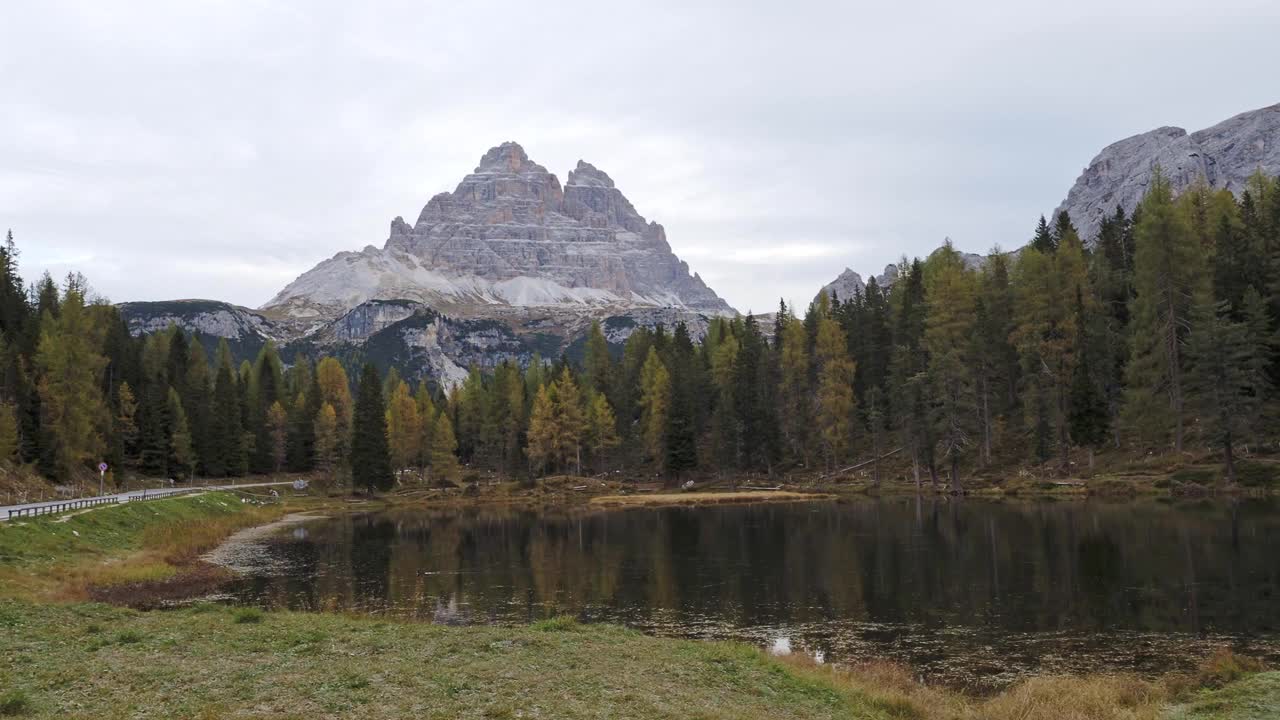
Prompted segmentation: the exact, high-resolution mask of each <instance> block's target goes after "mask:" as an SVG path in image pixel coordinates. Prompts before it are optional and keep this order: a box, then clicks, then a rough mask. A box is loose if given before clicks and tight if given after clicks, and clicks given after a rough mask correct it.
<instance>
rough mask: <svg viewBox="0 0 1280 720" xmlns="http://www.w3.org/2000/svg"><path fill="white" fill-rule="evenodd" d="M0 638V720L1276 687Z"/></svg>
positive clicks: (1200, 699) (27, 623) (362, 627)
mask: <svg viewBox="0 0 1280 720" xmlns="http://www.w3.org/2000/svg"><path fill="white" fill-rule="evenodd" d="M0 630H2V631H3V632H0V715H3V714H5V713H6V712H7V713H8V714H12V715H21V716H28V717H59V718H64V717H84V718H88V717H93V718H111V717H144V716H145V717H192V718H223V717H273V718H303V717H307V718H314V717H368V718H398V717H423V718H515V717H547V718H552V717H554V718H620V719H626V718H644V719H646V720H648V719H652V718H747V719H749V718H779V717H787V718H799V719H804V718H860V719H862V720H895V719H897V720H901V719H904V718H918V719H919V720H979V719H982V720H1014V719H1015V718H1016V719H1017V720H1086V719H1088V720H1147V719H1149V720H1156V719H1158V718H1162V717H1169V718H1178V719H1180V720H1207V719H1209V718H1228V719H1230V720H1246V719H1249V718H1263V717H1275V716H1276V715H1275V713H1276V712H1280V673H1263V674H1260V675H1254V676H1252V677H1249V678H1247V679H1245V680H1243V681H1241V682H1240V683H1237V684H1233V685H1228V686H1227V687H1226V688H1225V689H1223V690H1218V691H1212V692H1209V691H1206V692H1203V693H1201V694H1200V695H1197V696H1193V700H1192V701H1191V702H1189V703H1188V704H1186V705H1180V706H1174V705H1171V704H1169V702H1168V698H1169V692H1170V691H1169V690H1168V689H1167V686H1166V685H1164V684H1160V683H1153V682H1146V681H1143V680H1139V679H1136V678H1132V677H1126V676H1111V677H1097V678H1063V677H1048V678H1035V679H1032V680H1030V681H1027V682H1025V683H1022V684H1020V685H1017V686H1015V687H1014V688H1011V689H1010V690H1009V691H1007V692H1005V693H1003V694H1001V695H999V696H997V697H995V698H990V699H972V698H966V697H963V696H960V695H957V694H954V693H949V692H946V691H943V690H939V689H936V688H926V687H923V686H920V685H918V684H916V683H915V682H913V681H912V679H911V676H910V673H909V672H908V671H906V670H904V669H902V668H899V667H896V666H891V665H883V666H881V665H875V666H867V667H862V668H855V669H852V670H837V669H833V668H830V667H824V666H814V665H812V664H808V663H805V662H803V661H798V660H787V659H778V658H773V657H770V656H768V655H766V654H765V653H763V652H761V651H759V650H757V649H755V648H751V647H748V646H745V645H740V644H734V643H713V642H697V641H686V640H671V639H660V638H652V637H647V636H645V635H642V634H640V633H637V632H633V631H630V630H625V629H621V628H617V627H609V626H582V625H578V624H576V623H573V622H567V621H558V620H550V621H546V622H543V623H539V624H535V625H533V626H529V627H520V628H499V627H465V628H458V627H445V626H439V625H430V624H425V623H396V622H384V621H380V620H377V619H374V618H365V617H350V616H342V615H327V614H300V613H262V612H259V611H256V610H249V609H235V608H226V607H221V606H212V605H201V606H196V607H191V608H187V609H183V610H169V611H163V612H136V611H132V610H126V609H122V608H117V607H112V606H107V605H97V604H70V605H35V604H30V603H23V602H14V601H0ZM6 703H8V704H7V705H6ZM6 707H8V708H9V710H7V711H6V710H5V708H6ZM1250 712H1253V713H1254V714H1249V713H1250Z"/></svg>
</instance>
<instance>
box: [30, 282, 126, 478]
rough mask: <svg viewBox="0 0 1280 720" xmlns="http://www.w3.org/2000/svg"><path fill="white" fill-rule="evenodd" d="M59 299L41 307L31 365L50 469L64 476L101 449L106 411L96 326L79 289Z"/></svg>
mask: <svg viewBox="0 0 1280 720" xmlns="http://www.w3.org/2000/svg"><path fill="white" fill-rule="evenodd" d="M59 305H60V308H59V311H58V312H57V313H54V312H53V311H52V310H51V309H47V308H46V310H45V311H44V317H43V319H42V321H41V323H40V324H41V330H40V343H39V346H38V348H37V351H36V357H35V369H36V373H37V377H38V378H39V381H38V383H39V384H38V388H39V395H40V410H41V418H40V419H41V429H42V430H43V431H44V432H45V433H47V437H48V438H49V447H48V452H49V455H48V458H49V459H50V460H51V464H52V467H51V468H50V469H52V470H53V471H55V472H56V473H57V474H58V475H60V476H62V477H68V476H70V475H71V474H72V473H73V472H74V471H75V470H77V469H81V468H84V467H86V466H88V465H91V464H96V463H97V462H98V461H99V460H100V458H101V457H102V454H103V453H104V451H105V450H106V445H105V430H106V428H107V426H108V423H109V415H108V412H107V407H106V403H105V402H104V401H103V397H102V392H101V390H100V388H101V386H102V371H103V369H104V368H105V367H106V364H107V360H106V358H105V357H103V356H102V355H101V354H100V353H99V352H98V348H99V347H100V344H101V341H102V332H101V328H100V327H98V326H97V325H96V324H95V323H94V322H93V320H92V318H91V317H90V313H89V312H88V309H87V308H86V307H85V305H84V297H83V296H82V295H81V294H80V292H79V291H77V290H75V289H74V288H69V289H68V291H67V294H66V296H65V297H64V298H62V300H61V302H60V304H59Z"/></svg>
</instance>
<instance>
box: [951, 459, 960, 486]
mask: <svg viewBox="0 0 1280 720" xmlns="http://www.w3.org/2000/svg"><path fill="white" fill-rule="evenodd" d="M961 491H962V488H961V487H960V457H959V456H957V455H954V454H953V455H952V456H951V493H952V494H953V495H959V494H960V493H961Z"/></svg>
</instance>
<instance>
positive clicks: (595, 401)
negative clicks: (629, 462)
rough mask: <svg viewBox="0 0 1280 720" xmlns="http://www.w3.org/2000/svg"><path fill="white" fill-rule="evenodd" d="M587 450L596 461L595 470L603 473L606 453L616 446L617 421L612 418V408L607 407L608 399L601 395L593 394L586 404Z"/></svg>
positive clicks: (617, 442)
mask: <svg viewBox="0 0 1280 720" xmlns="http://www.w3.org/2000/svg"><path fill="white" fill-rule="evenodd" d="M586 442H587V448H588V449H590V450H591V457H592V458H593V459H594V460H595V461H596V464H597V469H598V470H599V471H601V472H603V471H604V470H605V469H606V467H605V460H606V455H607V453H608V451H609V450H610V449H612V448H615V447H617V446H618V444H619V443H620V442H621V440H620V439H619V437H618V420H617V418H616V417H614V414H613V408H611V407H609V399H608V398H606V397H605V396H604V394H603V393H595V394H593V395H592V396H591V398H590V400H589V401H588V402H587V433H586Z"/></svg>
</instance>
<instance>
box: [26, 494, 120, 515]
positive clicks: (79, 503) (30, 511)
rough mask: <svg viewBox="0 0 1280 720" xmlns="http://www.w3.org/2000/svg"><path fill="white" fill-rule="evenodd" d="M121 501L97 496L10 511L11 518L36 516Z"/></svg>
mask: <svg viewBox="0 0 1280 720" xmlns="http://www.w3.org/2000/svg"><path fill="white" fill-rule="evenodd" d="M119 502H120V501H119V499H118V498H114V497H97V498H81V499H80V500H64V501H62V502H54V503H49V504H47V505H36V506H34V507H24V508H16V509H14V510H10V511H9V519H10V520H12V519H14V518H16V517H23V516H29V517H35V516H36V515H48V514H50V513H59V512H65V511H67V510H76V509H78V508H85V507H93V506H95V505H116V504H118V503H119Z"/></svg>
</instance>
